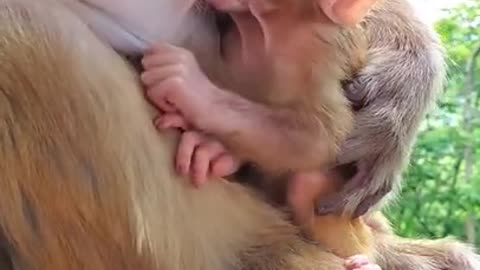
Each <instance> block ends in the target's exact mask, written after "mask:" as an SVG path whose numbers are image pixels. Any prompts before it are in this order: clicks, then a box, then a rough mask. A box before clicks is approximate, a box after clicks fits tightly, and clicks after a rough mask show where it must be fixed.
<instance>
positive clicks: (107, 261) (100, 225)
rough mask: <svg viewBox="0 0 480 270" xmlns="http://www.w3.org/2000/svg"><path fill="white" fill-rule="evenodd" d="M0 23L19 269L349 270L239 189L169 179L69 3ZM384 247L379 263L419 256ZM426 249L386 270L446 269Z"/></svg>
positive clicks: (113, 63)
mask: <svg viewBox="0 0 480 270" xmlns="http://www.w3.org/2000/svg"><path fill="white" fill-rule="evenodd" d="M0 24H1V25H2V27H1V28H0V36H1V37H2V38H1V39H0V52H1V53H0V67H1V69H2V70H1V72H0V102H1V103H2V105H1V106H0V108H1V110H0V115H1V117H0V119H1V121H0V125H1V127H2V128H1V129H0V130H1V132H2V133H1V134H2V136H1V137H0V138H2V139H1V140H0V149H1V151H2V153H1V156H2V158H3V160H2V162H0V170H1V171H2V180H1V182H0V192H2V196H0V226H1V229H2V234H3V236H4V238H5V241H4V243H6V246H7V250H8V255H9V257H10V258H12V259H13V262H14V267H15V269H49V270H50V269H53V270H56V269H62V270H63V269H74V270H75V269H190V268H192V267H194V268H196V269H249V268H253V269H343V265H342V263H343V260H341V259H339V258H337V257H335V256H333V255H332V254H330V253H328V252H324V251H322V250H321V249H319V247H317V246H314V245H311V244H308V243H305V242H304V241H303V240H301V238H299V237H298V236H297V234H296V228H294V227H293V226H291V225H290V224H289V223H288V222H286V221H285V220H284V219H283V218H282V217H281V214H280V213H279V212H278V211H276V210H274V209H271V208H270V207H269V206H268V205H266V204H264V203H262V202H261V201H260V200H259V199H257V198H256V197H255V196H252V194H251V193H250V192H249V191H248V190H247V189H245V188H243V187H241V186H238V185H234V184H228V183H225V182H217V183H212V184H211V185H210V186H209V187H206V188H205V189H204V190H203V191H202V192H198V191H194V190H192V189H191V188H190V187H189V185H188V184H185V185H184V184H182V181H179V180H178V179H175V175H174V173H173V171H172V170H171V169H170V168H171V167H172V166H171V164H170V162H169V161H170V159H171V155H172V150H173V149H172V145H173V143H174V138H172V137H170V136H167V135H164V136H162V137H160V138H159V137H158V134H157V132H156V131H155V130H154V129H153V127H151V125H150V123H151V122H150V121H151V115H150V112H149V108H148V105H147V104H146V103H145V101H144V99H143V97H142V95H141V94H140V89H139V88H140V87H139V85H138V83H137V77H136V74H135V73H134V72H133V70H132V69H130V68H129V67H128V65H127V64H126V63H125V62H124V61H122V59H121V58H120V57H119V56H118V55H117V54H115V53H114V52H113V51H112V50H111V49H110V48H109V47H107V46H105V45H104V44H102V43H101V42H99V41H98V40H97V39H96V37H95V36H94V35H93V34H92V33H91V32H90V31H89V30H88V29H87V27H86V26H85V25H84V24H83V23H82V22H81V21H80V20H78V18H76V17H75V16H74V14H72V13H70V12H69V11H68V10H66V9H65V8H64V6H63V5H59V4H58V3H56V2H54V1H50V0H45V1H42V2H40V1H28V0H2V1H0ZM134 89H137V91H134ZM149 127H150V128H149ZM388 239H389V240H388V241H385V242H379V245H380V244H383V245H384V249H382V250H381V251H382V252H385V254H388V252H391V253H394V252H395V251H397V252H401V251H402V250H408V248H412V247H414V246H416V245H418V244H416V245H414V244H412V243H406V244H403V243H402V242H398V241H396V240H395V239H394V238H393V237H392V238H390V237H389V238H388ZM392 239H393V240H392ZM454 244H456V243H454ZM418 246H420V245H418ZM402 247H403V248H402ZM436 247H440V245H438V244H437V245H436ZM449 247H452V246H449ZM454 247H455V246H454ZM419 248H423V251H424V252H427V251H429V249H426V248H425V247H424V246H423V247H422V246H420V247H419ZM433 250H434V249H432V253H429V254H426V255H425V257H421V258H419V257H414V258H416V261H415V263H418V264H414V265H413V266H412V265H408V267H407V266H405V267H403V268H399V267H398V266H397V265H395V264H392V265H391V267H390V268H388V267H389V266H390V265H389V264H387V265H386V267H387V269H419V266H422V267H424V269H431V268H428V267H430V265H440V267H443V266H444V264H440V263H446V262H445V261H446V259H445V258H444V257H442V258H443V261H442V262H437V261H436V259H441V258H439V257H429V255H430V254H431V255H438V254H440V253H441V252H443V251H444V250H443V249H441V250H440V251H439V250H437V249H435V251H436V252H438V254H437V253H435V254H433ZM392 256H398V255H395V254H393V255H392ZM401 256H402V255H400V257H395V258H396V259H400V258H401ZM412 256H413V255H412ZM440 256H444V254H443V253H441V255H440ZM445 256H446V257H447V258H448V254H447V255H445ZM429 259H431V260H432V261H429ZM392 263H393V261H392ZM448 266H450V264H449V265H448ZM470 268H471V269H475V268H473V267H470ZM2 269H8V268H2ZM450 269H452V268H450ZM458 269H469V268H466V267H465V268H458Z"/></svg>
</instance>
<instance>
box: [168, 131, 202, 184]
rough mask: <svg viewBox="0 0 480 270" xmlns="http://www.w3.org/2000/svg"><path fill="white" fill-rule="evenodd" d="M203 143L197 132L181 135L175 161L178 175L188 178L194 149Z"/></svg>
mask: <svg viewBox="0 0 480 270" xmlns="http://www.w3.org/2000/svg"><path fill="white" fill-rule="evenodd" d="M203 141H204V137H203V135H201V134H200V133H198V132H195V131H187V132H184V133H183V134H182V136H181V138H180V143H179V145H178V151H177V156H176V161H175V163H176V167H177V171H178V173H180V174H181V175H183V176H188V175H189V174H190V167H191V164H192V162H193V157H194V152H195V149H196V147H197V146H198V145H200V144H201V143H202V142H203Z"/></svg>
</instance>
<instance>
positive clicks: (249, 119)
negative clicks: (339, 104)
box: [195, 88, 336, 172]
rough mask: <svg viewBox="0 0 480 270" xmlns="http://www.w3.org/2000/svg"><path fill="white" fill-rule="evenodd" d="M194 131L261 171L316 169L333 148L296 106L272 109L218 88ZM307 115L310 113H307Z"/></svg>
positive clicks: (314, 119)
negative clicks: (201, 132) (219, 143)
mask: <svg viewBox="0 0 480 270" xmlns="http://www.w3.org/2000/svg"><path fill="white" fill-rule="evenodd" d="M212 91H214V92H215V93H214V94H212V95H209V96H210V97H211V98H212V101H211V102H210V103H209V104H210V105H209V106H206V107H205V112H206V113H207V114H200V113H199V117H198V118H197V119H198V120H195V122H196V123H195V126H197V127H198V128H199V129H201V130H203V131H205V132H206V133H209V134H212V135H214V136H216V137H218V138H219V139H220V140H221V141H222V142H223V143H224V144H225V145H226V146H227V148H229V149H230V150H231V151H232V153H234V154H236V155H238V156H239V157H240V158H241V159H244V160H249V161H253V162H255V163H257V164H258V165H259V166H260V167H261V168H262V169H265V170H267V171H273V172H275V171H285V170H302V169H312V168H318V167H319V166H321V165H324V164H325V163H327V162H328V161H331V160H332V158H333V156H334V154H335V151H336V148H335V142H334V140H333V139H332V138H331V136H330V134H328V133H327V130H326V129H327V127H325V126H323V123H322V122H321V121H320V120H318V119H319V118H317V117H313V116H310V117H308V116H307V115H308V114H309V112H306V111H305V108H302V106H299V107H294V106H289V107H287V106H285V107H280V106H279V107H274V106H266V105H263V104H261V103H256V102H253V101H250V100H247V99H245V98H243V97H241V96H239V95H236V94H234V93H232V92H228V91H223V90H220V89H218V88H216V89H214V90H212ZM311 113H312V114H311V115H313V114H314V112H311Z"/></svg>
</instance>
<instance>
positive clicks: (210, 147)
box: [193, 141, 225, 187]
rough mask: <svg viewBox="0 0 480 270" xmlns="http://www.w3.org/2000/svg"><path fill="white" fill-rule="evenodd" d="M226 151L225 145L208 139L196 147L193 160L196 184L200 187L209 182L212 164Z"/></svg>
mask: <svg viewBox="0 0 480 270" xmlns="http://www.w3.org/2000/svg"><path fill="white" fill-rule="evenodd" d="M224 151H225V149H224V148H223V146H222V145H221V144H220V143H218V142H217V141H208V142H206V143H204V144H202V145H200V146H199V147H198V148H197V149H196V151H195V154H194V160H193V181H194V184H195V186H197V187H200V186H201V185H203V184H205V182H207V180H208V177H209V176H210V175H209V171H210V164H211V163H212V161H213V160H214V159H215V158H216V157H218V156H219V155H221V154H222V153H223V152H224Z"/></svg>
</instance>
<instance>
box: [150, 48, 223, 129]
mask: <svg viewBox="0 0 480 270" xmlns="http://www.w3.org/2000/svg"><path fill="white" fill-rule="evenodd" d="M142 64H143V66H144V68H145V72H143V74H142V75H141V80H142V82H143V83H144V84H145V86H146V91H147V97H148V98H149V99H150V101H151V102H152V103H153V104H154V105H156V106H157V107H158V108H159V109H161V110H162V111H164V112H175V113H176V114H178V115H180V116H181V117H183V118H184V120H183V121H186V122H188V123H191V124H192V125H193V124H195V123H198V122H199V121H202V119H205V118H207V117H209V115H211V113H212V112H211V106H210V104H211V103H212V101H213V100H215V97H214V95H213V94H212V91H211V89H212V88H216V86H215V85H214V84H213V83H212V82H211V81H210V80H209V79H208V78H207V76H206V75H205V74H204V73H203V72H202V71H201V70H200V67H199V65H198V64H197V61H196V59H195V57H194V56H193V54H192V53H190V52H189V51H187V50H185V49H182V48H177V47H175V46H171V45H167V44H158V45H156V46H154V47H153V48H152V49H151V50H150V51H149V52H148V53H147V54H146V55H145V57H144V58H143V60H142ZM196 128H198V126H196Z"/></svg>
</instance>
